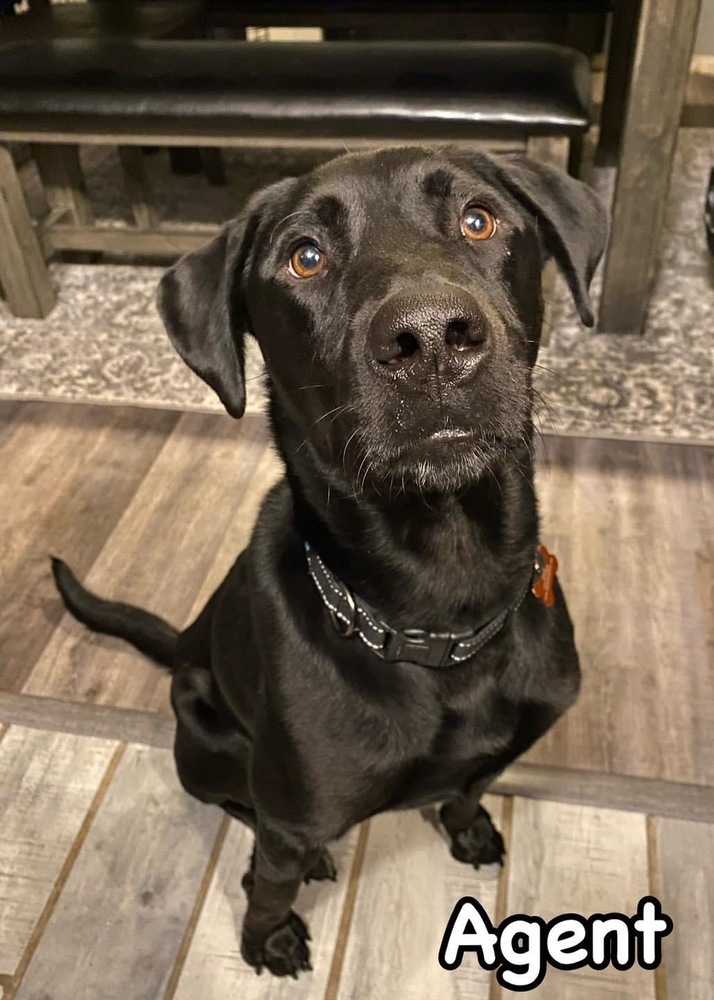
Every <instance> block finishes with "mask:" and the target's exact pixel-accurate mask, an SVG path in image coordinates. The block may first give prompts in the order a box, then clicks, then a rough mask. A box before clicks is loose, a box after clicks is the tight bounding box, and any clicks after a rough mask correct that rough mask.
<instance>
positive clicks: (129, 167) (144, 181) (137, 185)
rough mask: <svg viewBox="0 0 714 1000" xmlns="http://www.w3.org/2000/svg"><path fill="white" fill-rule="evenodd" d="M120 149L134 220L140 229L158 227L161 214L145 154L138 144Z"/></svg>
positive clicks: (125, 185)
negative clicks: (153, 192)
mask: <svg viewBox="0 0 714 1000" xmlns="http://www.w3.org/2000/svg"><path fill="white" fill-rule="evenodd" d="M118 151H119V162H120V163H121V168H122V173H123V174H124V187H125V188H126V193H127V195H128V197H129V201H130V202H131V210H132V212H133V214H134V221H135V222H136V224H137V226H138V227H139V229H157V228H158V226H159V215H158V212H157V211H156V209H155V207H154V200H153V196H152V192H151V185H150V183H149V178H148V176H147V173H146V165H145V163H144V154H143V153H142V152H141V149H140V148H139V147H138V146H119V150H118Z"/></svg>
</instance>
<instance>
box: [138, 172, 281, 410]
mask: <svg viewBox="0 0 714 1000" xmlns="http://www.w3.org/2000/svg"><path fill="white" fill-rule="evenodd" d="M291 183H292V179H291V178H288V179H287V180H285V181H279V182H278V183H277V184H273V185H271V186H270V187H268V188H264V189H263V190H261V191H258V192H257V193H256V194H254V195H253V196H252V197H251V198H250V199H249V200H248V202H247V203H246V205H245V207H244V208H243V211H242V212H241V213H240V215H239V216H238V217H237V218H236V219H234V220H233V221H232V222H229V223H228V225H226V226H224V228H223V229H222V230H221V232H220V233H219V234H218V236H216V238H215V239H214V240H212V241H211V242H210V243H208V244H207V245H206V246H204V247H201V248H200V249H199V250H194V251H193V252H192V253H188V254H186V255H185V256H184V257H181V259H180V260H178V261H177V262H176V263H175V264H174V266H173V267H172V268H170V270H168V271H167V272H166V274H165V275H164V276H163V278H162V279H161V281H160V283H159V289H158V296H157V305H158V308H159V313H160V314H161V318H162V320H163V321H164V326H165V327H166V331H167V333H168V335H169V337H170V338H171V342H172V344H173V345H174V347H175V348H176V350H177V351H178V352H179V354H180V355H181V357H182V358H183V360H184V361H185V362H186V364H187V365H188V366H189V367H190V368H192V369H193V370H194V371H195V372H196V374H197V375H200V377H201V378H202V379H203V380H204V382H207V383H208V385H210V386H211V388H212V389H213V390H214V391H215V392H216V393H217V394H218V396H219V398H220V400H221V402H222V403H223V405H224V406H225V408H226V410H228V412H229V413H230V415H231V416H232V417H242V416H243V413H244V412H245V373H244V336H245V333H246V326H247V316H246V310H245V301H244V294H243V280H242V279H243V276H244V271H245V265H246V261H247V259H248V256H249V254H250V249H251V245H252V242H253V237H254V236H255V233H256V231H257V229H258V226H259V224H260V220H261V217H262V215H263V213H264V211H265V209H266V208H267V207H268V206H269V205H270V204H272V203H273V202H274V200H275V198H276V197H277V196H278V195H279V194H280V193H281V191H282V190H284V189H285V186H286V185H288V184H291Z"/></svg>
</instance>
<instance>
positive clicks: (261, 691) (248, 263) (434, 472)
mask: <svg viewBox="0 0 714 1000" xmlns="http://www.w3.org/2000/svg"><path fill="white" fill-rule="evenodd" d="M605 231H606V224H605V213H604V210H603V208H602V206H601V204H600V203H599V201H598V199H597V198H596V196H595V195H594V194H593V192H592V191H590V190H589V188H587V187H586V186H585V185H584V184H582V183H581V182H580V181H577V180H574V179H573V178H571V177H568V176H567V175H565V174H564V173H562V172H560V171H558V170H556V169H554V168H552V167H549V166H545V165H543V164H540V163H537V162H531V161H529V160H527V159H525V158H522V157H521V158H519V157H504V158H497V157H491V156H486V155H478V154H467V153H465V152H459V151H455V150H449V149H447V150H440V151H426V150H423V149H410V148H394V149H387V150H382V151H379V152H369V153H359V154H349V155H346V156H342V157H340V158H338V159H335V160H333V161H331V162H329V163H327V164H325V165H323V166H321V167H319V168H318V169H316V170H314V171H313V172H312V173H310V174H309V175H307V176H305V177H302V178H297V179H296V178H289V179H286V180H283V181H280V182H279V183H277V184H274V185H272V186H270V187H268V188H266V189H264V190H262V191H260V192H258V193H257V194H256V195H254V196H253V197H252V198H251V199H250V200H249V202H248V204H247V205H246V206H245V208H244V210H243V211H242V212H241V214H240V215H239V216H238V218H237V219H235V220H234V221H233V222H231V223H230V224H228V225H227V226H226V227H225V228H224V229H223V231H222V232H221V234H220V235H219V236H218V237H217V238H216V239H214V240H213V242H212V243H210V244H209V245H208V246H206V247H204V248H202V249H201V250H198V251H196V252H195V253H191V254H188V255H187V256H185V257H184V258H182V259H181V260H180V261H179V262H178V263H177V264H176V265H175V266H174V267H173V268H172V269H171V270H170V271H169V272H168V273H167V274H166V275H165V276H164V278H163V280H162V282H161V286H160V290H159V308H160V311H161V314H162V316H163V319H164V322H165V324H166V328H167V330H168V333H169V335H170V337H171V340H172V341H173V343H174V344H175V346H176V348H177V349H178V351H179V353H180V354H181V355H182V357H183V358H184V359H185V361H186V362H187V363H188V364H189V365H190V366H191V368H193V369H194V371H196V372H197V373H198V374H199V375H200V376H201V377H202V378H203V379H205V381H206V382H207V383H208V384H209V385H210V386H212V388H213V389H215V391H216V392H217V393H218V395H219V396H220V398H221V400H222V401H223V403H224V405H225V407H226V409H227V410H228V412H229V413H230V414H231V415H232V416H234V417H240V416H241V415H242V413H243V410H244V407H245V386H244V376H243V370H244V361H243V339H244V334H245V333H246V332H250V333H251V334H253V336H255V337H256V338H257V339H258V342H259V344H260V347H261V349H262V353H263V355H264V358H265V363H266V367H267V372H268V386H269V390H270V419H271V423H272V429H273V433H274V437H275V442H276V444H277V448H278V450H279V452H280V455H281V456H282V459H283V462H284V464H285V476H284V478H283V479H282V480H281V481H280V482H279V483H278V485H277V486H275V488H274V489H273V490H272V491H271V492H270V493H269V495H268V496H267V498H266V499H265V501H264V503H263V506H262V509H261V511H260V515H259V517H258V520H257V524H256V526H255V530H254V532H253V536H252V539H251V542H250V545H249V546H248V548H247V549H246V550H245V551H244V552H243V553H242V554H241V555H240V556H239V558H238V560H237V562H236V563H235V564H234V566H233V568H232V569H231V571H230V573H229V574H228V576H227V577H226V579H225V580H224V581H223V583H222V584H221V586H220V587H219V588H218V590H217V591H216V593H215V594H214V595H213V596H212V597H211V599H210V600H209V602H208V604H207V605H206V607H205V608H204V610H203V611H202V612H201V614H200V615H199V617H198V619H197V620H196V621H195V622H194V623H193V624H192V625H191V626H189V627H188V628H187V629H186V630H185V631H183V632H179V631H177V630H176V629H174V628H172V627H171V626H169V625H168V624H166V623H165V622H163V621H161V620H160V619H158V618H156V617H155V616H154V615H151V614H149V613H148V612H146V611H141V610H139V609H136V608H132V607H130V606H128V605H122V604H117V603H115V602H110V601H104V600H101V599H99V598H97V597H95V596H93V595H90V594H89V593H88V592H87V591H86V590H84V589H83V588H82V587H81V585H80V584H79V583H78V582H77V580H76V579H75V578H74V577H73V575H72V574H71V572H70V570H69V569H68V568H67V567H66V566H65V565H64V564H63V563H61V562H60V561H59V560H55V561H54V564H53V565H54V572H55V577H56V580H57V584H58V586H59V589H60V591H61V593H62V596H63V598H64V601H65V603H66V605H67V607H68V608H69V609H70V611H71V612H72V613H73V614H74V615H76V617H77V618H79V619H80V620H81V621H83V622H85V623H86V624H87V625H88V626H90V627H91V628H93V629H95V630H97V631H100V632H104V633H108V634H111V635H116V636H121V637H122V638H125V639H127V640H129V641H130V642H132V643H133V644H134V645H135V646H136V647H138V648H139V649H140V650H142V651H143V652H144V653H146V654H148V655H149V656H150V657H152V658H153V659H154V660H156V661H158V662H159V663H161V664H165V665H166V666H167V667H169V668H170V669H171V671H172V673H173V686H172V704H173V707H174V710H175V713H176V718H177V722H178V727H177V733H176V744H175V755H176V763H177V767H178V773H179V776H180V779H181V782H182V784H183V786H184V787H185V788H186V790H187V791H188V792H190V793H191V794H192V795H195V796H197V797H198V798H199V799H201V800H202V801H204V802H209V803H215V804H217V805H220V806H222V807H223V809H225V810H226V811H227V812H228V813H229V814H230V815H231V816H235V817H236V818H237V819H240V820H241V821H243V822H244V823H247V824H249V825H250V826H251V827H252V828H253V829H254V831H255V849H254V854H253V859H252V863H251V868H250V871H249V872H248V873H247V874H246V876H245V878H244V886H245V889H246V892H247V895H248V909H247V913H246V917H245V921H244V925H243V931H242V952H243V956H244V958H245V959H246V961H248V962H249V963H250V964H251V965H253V966H254V967H255V968H256V969H258V970H260V969H261V968H262V967H264V966H265V967H267V968H268V969H269V970H270V971H271V972H272V973H274V974H276V975H297V973H298V972H299V971H300V970H303V969H308V968H310V965H309V952H308V945H307V940H308V938H309V935H308V932H307V929H306V927H305V924H304V923H303V921H302V920H301V919H300V917H299V916H298V915H297V914H296V913H295V912H294V911H293V909H292V906H293V903H294V901H295V898H296V896H297V893H298V889H299V886H300V884H301V882H302V881H303V880H308V879H324V878H334V877H335V874H336V873H335V868H334V865H333V863H332V859H331V857H330V854H329V852H328V849H327V846H326V845H327V844H328V843H329V842H330V841H332V840H334V839H336V838H338V837H340V836H341V835H342V834H344V833H345V832H346V831H347V830H348V829H349V828H350V827H351V826H353V825H354V824H356V823H359V822H360V820H363V819H365V817H368V816H371V815H373V814H375V813H378V812H381V811H383V810H386V809H398V808H413V807H415V806H423V805H425V804H427V803H433V802H443V805H442V807H441V811H440V818H441V821H442V823H443V826H444V828H445V830H446V832H447V833H448V835H449V837H450V840H451V850H452V853H453V855H454V856H455V857H456V858H458V859H459V860H460V861H463V862H466V863H467V864H471V865H474V866H476V867H478V866H479V865H480V864H482V863H488V862H494V861H501V859H502V855H503V842H502V840H501V837H500V835H499V833H498V832H497V831H496V830H495V829H494V827H493V825H492V823H491V820H490V817H489V815H488V813H487V812H486V811H485V810H484V809H483V807H482V806H481V805H480V804H479V799H480V797H481V795H482V793H483V791H484V789H485V788H486V787H487V786H488V784H489V782H491V781H492V780H493V779H494V777H495V776H496V775H497V774H498V773H499V772H500V771H502V769H503V768H504V767H505V766H506V765H507V764H508V763H509V762H510V761H512V760H513V759H514V758H515V757H517V756H518V755H519V754H521V753H523V751H524V750H526V749H527V748H528V747H529V746H530V745H531V744H532V743H533V742H534V740H536V739H537V738H538V737H539V736H540V735H541V734H542V733H544V732H545V731H546V730H547V729H548V728H549V727H550V726H551V724H552V723H553V722H554V720H555V719H557V718H558V716H559V715H560V714H561V713H562V712H563V711H564V710H565V709H566V708H567V707H568V706H569V705H571V704H572V702H573V701H574V699H575V697H576V695H577V692H578V686H579V669H578V658H577V653H576V650H575V646H574V642H573V628H572V625H571V622H570V619H569V616H568V612H567V610H566V605H565V600H564V598H563V595H562V592H561V590H560V588H559V586H558V584H557V581H556V580H555V579H554V565H555V564H554V560H553V559H552V558H550V557H548V555H547V553H545V551H544V550H542V549H539V544H538V514H537V507H536V498H535V495H534V489H533V461H532V419H531V404H532V389H531V370H532V367H533V364H534V362H535V360H536V355H537V353H538V344H539V338H540V330H541V325H542V314H543V308H542V295H541V268H542V264H543V261H544V259H545V258H546V257H547V256H552V257H554V258H555V260H556V261H557V262H558V264H559V265H560V267H561V269H562V271H563V273H564V275H565V277H566V279H567V282H568V284H569V286H570V289H571V291H572V294H573V297H574V299H575V302H576V305H577V308H578V310H579V313H580V316H581V318H582V320H583V321H584V322H585V323H587V324H590V325H592V321H593V320H592V315H591V311H590V306H589V302H588V286H589V283H590V279H591V277H592V275H593V271H594V269H595V266H596V264H597V262H598V260H599V258H600V256H601V254H602V251H603V246H604V241H605Z"/></svg>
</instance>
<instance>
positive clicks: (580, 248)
mask: <svg viewBox="0 0 714 1000" xmlns="http://www.w3.org/2000/svg"><path fill="white" fill-rule="evenodd" d="M491 162H492V164H493V165H494V166H495V168H496V172H497V174H498V180H499V183H500V184H501V186H502V187H504V188H505V189H506V191H508V193H509V194H510V195H512V196H513V197H514V198H515V199H516V200H517V201H518V202H520V204H521V205H522V206H523V207H524V208H525V209H526V210H527V211H528V212H530V213H531V215H533V216H534V217H535V219H536V222H537V228H538V235H539V238H540V241H541V246H542V247H543V249H544V250H545V252H546V254H547V255H548V256H550V257H553V258H554V259H555V261H556V263H557V264H558V266H559V267H560V269H561V271H562V272H563V275H564V276H565V279H566V281H567V282H568V286H569V288H570V291H571V292H572V295H573V298H574V300H575V305H576V306H577V309H578V313H579V314H580V318H581V320H582V321H583V323H584V324H585V325H586V326H592V325H593V324H594V322H595V318H594V316H593V313H592V307H591V305H590V297H589V295H588V289H589V287H590V282H591V280H592V276H593V274H594V273H595V268H596V267H597V265H598V261H599V260H600V258H601V257H602V254H603V251H604V249H605V243H606V241H607V212H606V211H605V206H604V205H603V204H602V202H601V201H600V199H599V198H598V196H597V195H596V194H595V192H594V191H593V190H592V189H591V188H590V187H588V185H587V184H584V183H583V182H582V181H579V180H576V179H575V178H574V177H570V176H569V174H566V173H565V171H564V170H559V169H558V168H557V167H552V166H550V165H549V164H547V163H541V162H540V161H538V160H531V159H528V158H526V157H524V156H519V157H513V158H510V157H508V158H507V157H503V158H501V159H500V160H497V159H495V158H494V159H493V160H492V161H491Z"/></svg>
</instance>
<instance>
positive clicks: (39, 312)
mask: <svg viewBox="0 0 714 1000" xmlns="http://www.w3.org/2000/svg"><path fill="white" fill-rule="evenodd" d="M0 284H2V287H3V291H4V294H5V298H6V299H7V304H8V306H9V307H10V310H11V312H12V313H14V315H15V316H26V317H28V318H30V319H42V318H43V317H45V316H46V315H47V314H48V313H49V312H50V310H51V309H52V307H53V306H54V304H55V300H56V296H55V290H54V287H53V286H52V282H51V280H50V275H49V272H48V270H47V265H46V264H45V259H44V257H43V256H42V251H41V250H40V245H39V243H38V241H37V236H36V235H35V230H34V228H33V226H32V220H31V219H30V216H29V213H28V211H27V205H26V204H25V198H24V195H23V193H22V188H21V186H20V181H19V180H18V177H17V172H16V170H15V164H14V163H13V162H12V157H11V156H10V153H9V152H8V150H7V149H5V148H4V147H3V146H0Z"/></svg>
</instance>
